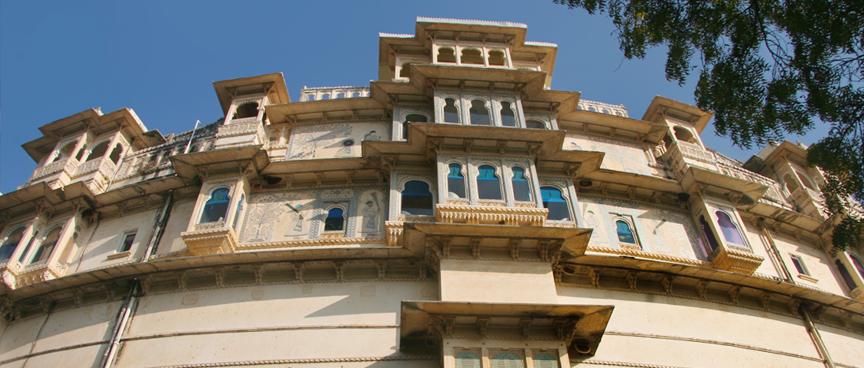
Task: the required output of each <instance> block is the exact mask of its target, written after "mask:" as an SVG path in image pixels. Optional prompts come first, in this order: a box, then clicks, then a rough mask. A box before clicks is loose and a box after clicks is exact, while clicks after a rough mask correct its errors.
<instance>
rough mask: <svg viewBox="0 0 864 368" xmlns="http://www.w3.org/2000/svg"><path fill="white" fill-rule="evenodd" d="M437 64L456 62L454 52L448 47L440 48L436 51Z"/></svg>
mask: <svg viewBox="0 0 864 368" xmlns="http://www.w3.org/2000/svg"><path fill="white" fill-rule="evenodd" d="M438 62H439V63H455V62H456V52H455V51H453V49H452V48H449V47H441V48H439V49H438Z"/></svg>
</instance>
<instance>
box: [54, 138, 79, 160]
mask: <svg viewBox="0 0 864 368" xmlns="http://www.w3.org/2000/svg"><path fill="white" fill-rule="evenodd" d="M77 143H78V142H69V143H66V144H65V145H63V147H62V148H60V149H59V150H58V151H57V157H56V158H55V159H54V161H60V160H62V159H64V158H66V157H69V156H70V155H72V151H73V150H74V149H75V145H76V144H77Z"/></svg>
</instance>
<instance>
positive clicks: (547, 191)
mask: <svg viewBox="0 0 864 368" xmlns="http://www.w3.org/2000/svg"><path fill="white" fill-rule="evenodd" d="M540 195H541V197H542V198H543V207H545V208H548V209H549V215H548V216H547V217H546V219H547V220H563V221H570V210H569V209H568V208H567V200H565V199H564V197H562V196H561V191H560V190H558V188H554V187H541V188H540Z"/></svg>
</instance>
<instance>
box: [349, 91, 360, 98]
mask: <svg viewBox="0 0 864 368" xmlns="http://www.w3.org/2000/svg"><path fill="white" fill-rule="evenodd" d="M351 97H360V92H354V93H352V94H351Z"/></svg>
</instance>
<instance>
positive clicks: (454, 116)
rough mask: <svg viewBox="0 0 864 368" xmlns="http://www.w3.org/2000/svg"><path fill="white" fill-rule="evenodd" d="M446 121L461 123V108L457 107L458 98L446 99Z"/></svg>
mask: <svg viewBox="0 0 864 368" xmlns="http://www.w3.org/2000/svg"><path fill="white" fill-rule="evenodd" d="M444 122H445V123H456V124H458V123H459V109H457V108H456V100H454V99H452V98H448V99H445V100H444Z"/></svg>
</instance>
